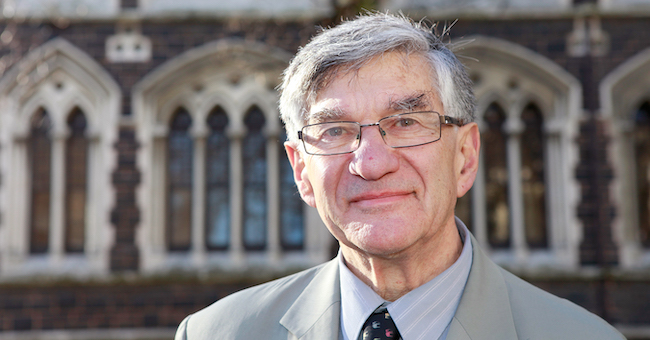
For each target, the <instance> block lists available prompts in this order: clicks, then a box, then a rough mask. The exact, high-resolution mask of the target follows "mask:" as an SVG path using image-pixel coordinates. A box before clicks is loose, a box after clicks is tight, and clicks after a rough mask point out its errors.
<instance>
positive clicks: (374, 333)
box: [358, 305, 402, 340]
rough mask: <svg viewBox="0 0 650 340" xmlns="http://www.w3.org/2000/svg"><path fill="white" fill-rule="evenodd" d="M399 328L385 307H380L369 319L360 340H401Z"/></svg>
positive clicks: (362, 329) (362, 330) (364, 325)
mask: <svg viewBox="0 0 650 340" xmlns="http://www.w3.org/2000/svg"><path fill="white" fill-rule="evenodd" d="M401 339H402V337H401V336H400V335H399V331H397V326H395V323H394V322H393V318H391V317H390V314H389V313H388V310H387V309H386V307H384V305H381V306H379V307H378V308H377V309H375V311H374V312H372V315H370V317H368V320H366V323H364V324H363V328H361V333H360V334H359V339H358V340H401Z"/></svg>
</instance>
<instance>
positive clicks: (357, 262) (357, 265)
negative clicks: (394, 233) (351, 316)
mask: <svg viewBox="0 0 650 340" xmlns="http://www.w3.org/2000/svg"><path fill="white" fill-rule="evenodd" d="M452 222H453V220H452ZM441 234H442V235H437V236H436V238H435V239H433V240H429V241H428V242H426V244H425V245H424V247H415V248H417V249H406V250H404V251H402V252H399V253H397V254H390V255H373V254H369V253H368V252H364V251H362V250H360V249H353V248H350V247H346V246H344V245H343V244H341V252H342V253H343V258H344V259H345V263H346V265H347V267H348V268H349V269H350V271H351V272H352V273H354V275H356V276H357V277H358V278H359V279H361V280H362V281H363V282H364V283H365V284H367V285H368V286H369V287H371V288H372V289H373V290H374V291H375V292H376V293H377V294H378V295H379V296H381V297H382V298H383V299H384V300H387V301H395V300H397V299H399V298H400V297H402V296H404V295H405V294H406V293H408V292H410V291H412V290H413V289H415V288H417V287H420V286H421V285H423V284H425V283H427V282H429V281H430V280H432V279H433V278H435V277H436V276H438V275H440V274H441V273H442V272H444V271H445V270H446V269H447V268H449V267H451V265H452V264H454V263H455V262H456V260H457V259H458V257H459V256H460V253H461V252H462V250H463V243H462V241H461V239H460V235H458V230H457V229H456V225H455V223H453V226H452V228H450V227H446V228H444V229H443V230H442V231H441ZM467 241H468V242H469V240H467Z"/></svg>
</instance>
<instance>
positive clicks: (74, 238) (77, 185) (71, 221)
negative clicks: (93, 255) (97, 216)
mask: <svg viewBox="0 0 650 340" xmlns="http://www.w3.org/2000/svg"><path fill="white" fill-rule="evenodd" d="M86 125H87V122H86V117H85V116H84V114H83V112H81V110H79V109H78V108H77V109H74V110H73V111H72V112H71V113H70V116H69V117H68V129H69V131H70V135H69V137H68V140H67V143H66V160H65V169H66V171H65V176H66V179H65V180H66V191H65V221H66V223H65V250H66V252H69V253H80V252H83V251H84V243H85V236H86V235H85V230H86V195H87V194H86V193H87V189H86V188H87V175H88V138H86Z"/></svg>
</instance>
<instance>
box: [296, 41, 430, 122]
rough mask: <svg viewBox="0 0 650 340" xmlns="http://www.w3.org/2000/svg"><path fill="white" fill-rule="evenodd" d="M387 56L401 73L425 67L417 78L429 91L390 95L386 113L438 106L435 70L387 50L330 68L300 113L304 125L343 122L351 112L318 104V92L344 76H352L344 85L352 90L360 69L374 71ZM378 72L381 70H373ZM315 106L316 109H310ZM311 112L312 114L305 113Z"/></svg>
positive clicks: (422, 60)
mask: <svg viewBox="0 0 650 340" xmlns="http://www.w3.org/2000/svg"><path fill="white" fill-rule="evenodd" d="M388 55H393V56H395V55H397V56H398V60H399V61H400V62H401V64H402V65H401V66H402V67H403V70H404V73H405V74H406V73H408V71H407V70H408V69H410V68H411V67H414V65H416V64H418V63H423V64H424V66H425V68H426V69H427V70H428V71H429V72H426V73H427V74H420V75H419V77H426V78H428V79H429V81H430V84H431V88H424V89H419V90H416V91H413V93H408V94H404V95H391V96H390V97H389V98H388V100H387V103H386V111H388V112H394V113H399V112H409V111H411V112H412V111H427V110H431V109H432V108H433V107H434V106H435V104H440V105H441V104H442V103H441V101H440V99H439V96H438V94H437V91H436V89H437V88H436V86H435V83H436V82H435V77H434V74H435V71H434V70H433V69H432V68H431V66H430V64H429V63H428V62H427V60H426V57H425V56H422V55H419V54H412V53H404V52H403V51H388V52H386V53H384V54H380V55H378V56H375V57H374V58H371V59H369V60H366V61H364V62H363V63H359V64H355V65H354V67H353V65H339V66H337V67H334V68H333V70H330V72H328V74H327V77H324V78H325V79H322V80H323V81H322V82H320V83H319V85H320V86H319V87H318V90H317V91H315V93H313V95H312V96H311V100H310V101H309V105H308V107H307V110H305V112H304V116H303V117H304V118H305V120H304V121H305V123H306V124H315V123H319V122H326V121H341V120H345V119H346V117H349V116H350V115H351V114H353V112H348V111H346V109H345V108H343V107H340V106H338V105H339V103H338V101H336V100H332V101H331V102H330V101H326V102H320V103H318V104H316V102H317V101H318V97H319V93H320V92H321V91H323V90H324V89H326V88H328V87H329V86H331V85H332V83H333V82H334V81H335V80H336V79H339V78H341V77H346V76H348V75H352V76H351V77H349V79H348V85H349V86H350V87H352V85H353V84H352V83H353V82H357V81H360V79H359V73H360V71H361V69H362V68H374V67H375V66H376V65H377V64H378V63H380V62H381V61H383V60H384V58H386V57H387V56H388ZM414 56H415V58H413V57H414ZM377 72H381V70H377ZM314 105H317V106H318V107H314ZM312 109H313V112H309V111H311V110H312Z"/></svg>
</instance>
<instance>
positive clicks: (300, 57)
mask: <svg viewBox="0 0 650 340" xmlns="http://www.w3.org/2000/svg"><path fill="white" fill-rule="evenodd" d="M392 51H399V52H403V53H405V54H411V53H416V54H420V55H422V56H424V57H425V58H426V59H427V60H428V62H429V63H430V65H431V68H432V70H433V74H434V75H435V78H436V79H433V80H434V82H433V83H434V87H436V89H437V90H438V96H439V97H440V100H441V102H442V106H443V108H444V111H445V114H446V115H449V116H452V117H456V118H461V119H463V120H464V121H465V122H470V121H473V120H474V106H475V103H474V93H473V91H472V82H471V81H470V79H469V77H468V76H467V72H466V71H465V67H464V66H463V64H461V62H460V61H459V60H458V59H457V58H456V56H455V55H454V54H453V52H451V50H449V48H447V47H446V45H445V44H444V43H443V42H442V41H441V39H440V37H439V36H438V35H437V34H436V33H435V32H434V30H433V28H432V27H429V26H427V25H425V24H424V23H422V22H414V21H413V20H411V19H409V18H407V17H405V16H404V15H401V14H400V15H392V14H383V13H366V14H363V15H361V16H359V17H357V18H356V19H354V20H351V21H345V22H343V23H341V24H340V25H338V26H336V27H333V28H329V29H324V30H323V31H322V32H320V33H319V34H318V35H316V36H314V37H313V38H312V40H311V41H310V42H309V43H308V44H307V45H305V46H304V47H303V48H301V49H300V50H299V51H298V53H297V54H296V56H295V57H294V58H293V60H292V61H291V63H290V64H289V67H287V69H286V70H285V71H284V79H283V82H282V84H281V85H280V91H281V96H280V116H281V118H282V121H283V122H284V124H285V127H286V130H287V136H288V137H289V140H291V141H296V140H297V131H298V130H299V129H300V128H301V127H302V126H303V125H304V124H306V122H307V121H308V118H309V117H308V116H307V114H308V112H309V109H310V106H311V105H312V104H313V102H314V101H315V99H316V96H317V94H318V91H319V90H320V89H323V88H325V87H326V86H327V85H328V83H329V81H331V80H332V79H333V78H334V77H335V76H336V74H337V72H339V71H341V70H342V69H343V68H344V69H345V70H344V71H345V72H348V71H354V70H359V69H360V68H361V67H362V66H363V65H365V64H366V63H367V62H368V61H370V60H371V59H373V58H374V57H376V56H379V55H381V54H383V53H386V52H392Z"/></svg>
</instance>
